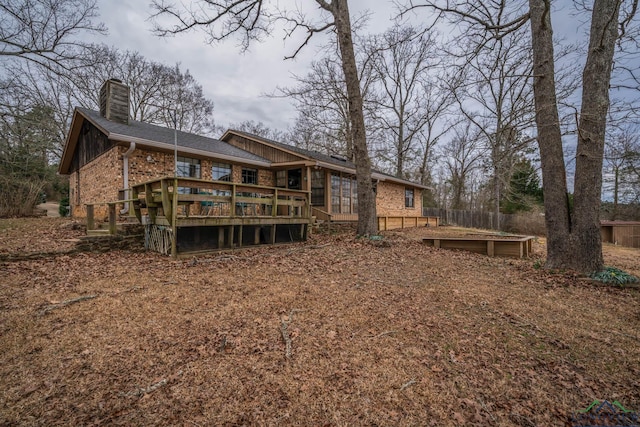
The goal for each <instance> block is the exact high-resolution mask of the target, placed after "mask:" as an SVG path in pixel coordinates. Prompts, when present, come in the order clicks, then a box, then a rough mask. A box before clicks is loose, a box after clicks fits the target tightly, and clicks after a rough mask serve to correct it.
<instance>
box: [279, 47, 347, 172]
mask: <svg viewBox="0 0 640 427" xmlns="http://www.w3.org/2000/svg"><path fill="white" fill-rule="evenodd" d="M294 77H295V80H296V81H297V85H296V86H295V87H293V88H279V89H278V90H279V92H280V93H281V94H282V95H284V96H287V97H290V98H292V99H293V100H294V101H295V102H296V104H297V109H298V114H299V117H298V126H301V125H302V124H304V125H305V127H306V128H307V129H308V130H309V129H313V133H314V134H316V135H318V136H321V138H320V141H322V142H323V144H322V145H320V146H318V144H315V145H316V146H317V148H319V149H320V150H319V151H324V152H327V153H330V154H337V155H342V156H345V157H346V158H348V159H349V160H351V161H353V160H354V158H353V135H352V132H351V119H350V117H349V99H348V97H347V93H346V92H347V90H346V84H345V81H344V76H343V73H342V67H341V66H340V64H339V63H338V62H337V61H335V60H334V59H332V58H322V59H320V60H318V61H314V62H313V63H312V64H311V71H309V73H307V75H306V76H294Z"/></svg>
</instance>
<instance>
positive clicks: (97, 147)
mask: <svg viewBox="0 0 640 427" xmlns="http://www.w3.org/2000/svg"><path fill="white" fill-rule="evenodd" d="M114 146H115V144H114V143H113V142H112V141H110V140H109V139H108V138H107V135H105V134H104V133H102V132H101V131H100V130H99V129H98V128H96V127H95V126H94V125H92V124H91V123H89V122H88V121H86V120H85V121H84V122H83V123H82V128H81V129H80V135H79V136H78V145H77V146H76V150H75V152H74V153H73V160H72V161H71V168H70V170H69V171H70V172H75V171H77V170H79V169H80V168H82V167H83V166H85V165H86V164H88V163H89V162H91V161H92V160H93V159H95V158H97V157H98V156H100V155H101V154H104V153H106V152H107V151H109V150H110V149H112V148H113V147H114Z"/></svg>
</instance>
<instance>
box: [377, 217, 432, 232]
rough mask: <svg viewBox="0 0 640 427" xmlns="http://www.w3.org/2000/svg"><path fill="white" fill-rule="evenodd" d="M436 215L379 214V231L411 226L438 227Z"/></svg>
mask: <svg viewBox="0 0 640 427" xmlns="http://www.w3.org/2000/svg"><path fill="white" fill-rule="evenodd" d="M437 226H438V217H436V216H379V217H378V231H386V230H395V229H399V228H411V227H437Z"/></svg>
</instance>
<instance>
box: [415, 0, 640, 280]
mask: <svg viewBox="0 0 640 427" xmlns="http://www.w3.org/2000/svg"><path fill="white" fill-rule="evenodd" d="M495 2H498V3H503V4H505V5H508V7H507V9H505V12H504V17H505V19H503V20H502V21H500V22H501V23H498V22H497V20H496V17H494V16H492V15H491V14H490V13H485V12H486V11H487V9H486V8H485V7H484V5H483V4H484V3H485V2H480V1H475V0H456V1H447V2H439V1H425V2H420V4H414V5H413V6H417V7H419V6H422V7H424V6H426V7H429V8H430V9H432V10H436V11H438V12H440V13H442V14H453V15H454V16H456V17H457V18H460V19H463V20H464V22H466V23H468V25H469V27H470V28H472V29H473V31H472V32H475V33H476V34H477V35H479V36H480V37H481V39H482V40H486V41H487V42H489V41H491V40H495V39H499V38H500V37H503V35H504V34H505V33H508V32H513V31H515V30H517V29H519V28H521V27H522V26H523V25H525V24H526V23H527V22H528V21H530V28H531V46H532V53H533V76H534V78H533V88H534V102H535V107H536V125H537V131H538V135H537V140H538V145H539V148H540V156H541V162H542V176H543V183H544V204H545V221H546V227H547V239H548V240H547V264H546V265H547V266H548V267H549V268H569V269H574V270H576V271H580V272H583V273H589V272H592V271H596V270H600V269H601V268H602V266H603V258H602V241H601V237H600V226H599V210H600V193H601V188H602V173H601V171H602V163H603V152H604V136H605V130H606V125H607V111H608V108H609V84H610V82H611V69H612V65H613V56H614V51H615V45H616V41H617V40H618V36H619V31H618V30H619V28H621V29H622V30H624V28H625V26H626V25H628V24H629V23H630V22H631V20H632V17H633V15H634V14H635V11H636V8H637V7H636V6H637V0H633V1H631V2H625V3H626V4H631V5H632V7H630V8H629V9H628V13H627V14H624V15H623V16H621V15H620V8H621V4H622V3H623V1H622V0H594V2H593V7H592V10H591V29H590V40H589V48H588V51H587V58H586V63H585V66H584V71H583V74H582V104H581V111H580V114H579V120H578V130H577V145H576V166H575V178H574V198H573V201H574V205H573V208H570V204H569V199H568V196H567V195H568V192H567V188H568V187H567V181H566V179H567V178H566V168H565V162H564V153H563V150H562V133H561V126H560V119H559V114H558V96H557V89H556V70H555V63H554V41H553V30H552V25H551V14H552V12H553V11H552V8H551V2H550V0H529V1H528V6H529V8H528V11H527V10H526V9H525V7H526V6H525V4H524V3H523V2H517V1H509V2H506V1H505V0H501V1H498V0H495ZM523 10H524V12H523ZM620 25H621V27H619V26H620Z"/></svg>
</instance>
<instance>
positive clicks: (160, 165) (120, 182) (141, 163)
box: [69, 147, 274, 221]
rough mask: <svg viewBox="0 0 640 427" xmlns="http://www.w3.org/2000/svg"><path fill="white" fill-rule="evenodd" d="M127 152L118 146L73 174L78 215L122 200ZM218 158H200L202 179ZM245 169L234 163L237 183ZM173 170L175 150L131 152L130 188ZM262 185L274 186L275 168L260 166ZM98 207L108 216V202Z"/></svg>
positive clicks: (73, 204) (73, 199) (72, 196)
mask: <svg viewBox="0 0 640 427" xmlns="http://www.w3.org/2000/svg"><path fill="white" fill-rule="evenodd" d="M126 151H127V147H114V148H112V149H110V150H108V151H107V152H106V153H104V154H102V155H100V156H99V157H97V158H96V159H94V160H92V161H91V162H89V163H88V164H87V165H85V166H83V167H82V168H80V171H79V172H75V173H72V174H71V175H70V176H69V204H70V205H71V214H72V216H73V217H74V218H84V217H86V207H85V204H87V203H104V202H113V201H116V200H118V191H119V190H121V189H123V188H124V179H123V175H122V172H123V170H122V168H123V160H122V155H123V154H124V153H125V152H126ZM215 161H216V160H215V159H201V160H200V173H201V177H202V179H204V180H211V166H212V164H213V162H215ZM224 163H226V162H224ZM247 167H252V166H247ZM242 168H243V166H242V165H238V164H232V165H231V169H232V173H231V175H232V180H233V182H237V183H239V182H241V181H242ZM173 172H174V154H173V153H163V152H159V151H150V150H144V149H136V150H134V151H133V153H131V154H130V155H129V187H131V186H132V185H136V184H140V183H143V182H146V181H151V180H153V179H157V178H162V177H164V176H173ZM78 177H79V180H78ZM78 183H79V186H78ZM258 184H259V185H265V186H273V185H274V176H273V171H271V170H269V169H258ZM78 195H79V196H78ZM94 209H95V210H94V215H95V219H96V221H101V220H103V219H105V220H106V219H107V216H108V213H107V206H106V205H97V206H96V207H95V208H94Z"/></svg>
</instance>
